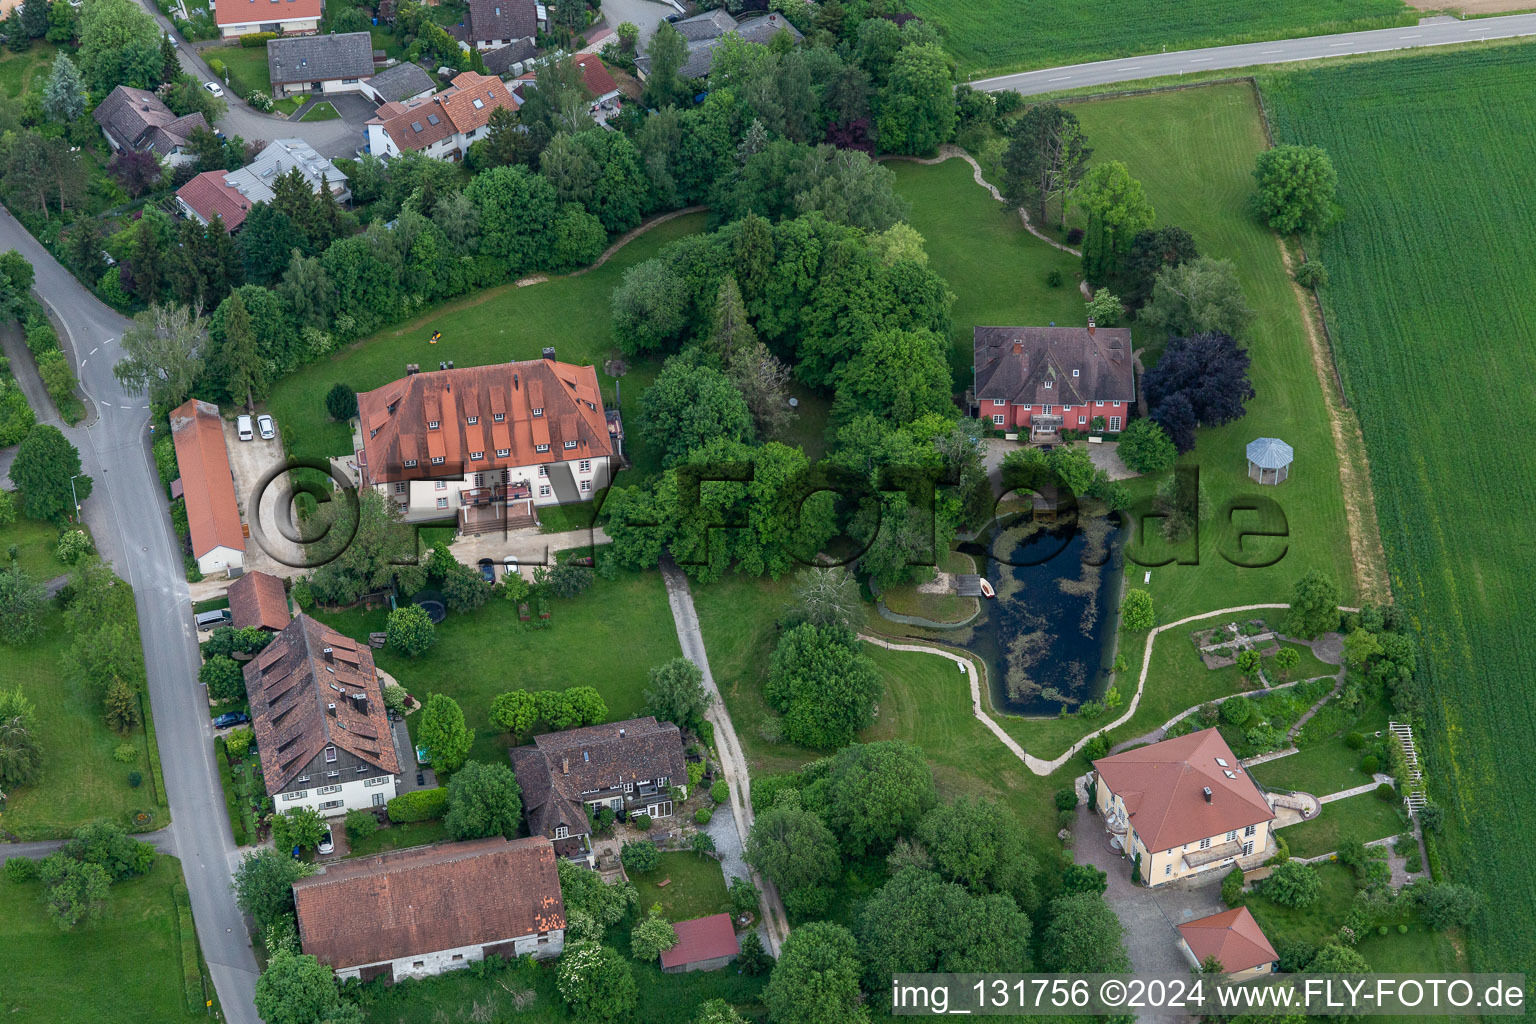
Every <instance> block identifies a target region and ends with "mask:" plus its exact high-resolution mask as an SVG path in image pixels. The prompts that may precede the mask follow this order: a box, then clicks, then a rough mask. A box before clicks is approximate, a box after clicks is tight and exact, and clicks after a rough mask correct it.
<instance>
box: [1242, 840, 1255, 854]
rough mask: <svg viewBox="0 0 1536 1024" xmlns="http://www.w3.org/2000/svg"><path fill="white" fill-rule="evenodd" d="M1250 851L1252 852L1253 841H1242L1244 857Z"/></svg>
mask: <svg viewBox="0 0 1536 1024" xmlns="http://www.w3.org/2000/svg"><path fill="white" fill-rule="evenodd" d="M1252 852H1253V843H1252V842H1251V841H1250V842H1246V843H1244V844H1243V856H1244V857H1246V856H1248V855H1249V854H1250V853H1252Z"/></svg>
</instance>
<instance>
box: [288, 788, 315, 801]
mask: <svg viewBox="0 0 1536 1024" xmlns="http://www.w3.org/2000/svg"><path fill="white" fill-rule="evenodd" d="M307 796H309V790H307V789H301V790H299V791H297V792H295V793H284V794H283V799H284V800H303V799H304V798H305V797H307Z"/></svg>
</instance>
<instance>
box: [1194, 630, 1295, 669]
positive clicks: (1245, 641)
mask: <svg viewBox="0 0 1536 1024" xmlns="http://www.w3.org/2000/svg"><path fill="white" fill-rule="evenodd" d="M1190 640H1192V641H1193V642H1194V645H1195V649H1196V650H1197V651H1199V653H1200V660H1201V661H1203V662H1205V667H1206V668H1210V669H1215V668H1226V667H1227V666H1228V665H1233V664H1236V662H1237V654H1238V652H1239V651H1258V652H1259V655H1260V656H1261V657H1265V658H1272V657H1274V656H1275V655H1276V654H1278V653H1279V652H1280V641H1279V640H1278V639H1277V638H1276V637H1275V634H1274V633H1273V632H1272V631H1271V630H1270V629H1269V627H1268V625H1266V624H1265V622H1264V620H1263V619H1249V620H1248V621H1246V622H1230V623H1226V624H1224V625H1221V626H1217V627H1216V628H1214V629H1197V630H1195V631H1194V632H1193V633H1191V634H1190Z"/></svg>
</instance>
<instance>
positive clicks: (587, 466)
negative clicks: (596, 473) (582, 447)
mask: <svg viewBox="0 0 1536 1024" xmlns="http://www.w3.org/2000/svg"><path fill="white" fill-rule="evenodd" d="M576 468H577V469H578V470H580V471H581V472H583V473H590V472H592V460H591V459H582V460H581V461H580V462H578V463H577V464H576Z"/></svg>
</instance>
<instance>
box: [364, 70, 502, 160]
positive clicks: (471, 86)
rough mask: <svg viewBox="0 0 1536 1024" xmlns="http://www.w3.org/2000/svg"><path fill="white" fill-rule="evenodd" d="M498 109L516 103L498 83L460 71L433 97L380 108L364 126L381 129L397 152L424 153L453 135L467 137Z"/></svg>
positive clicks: (474, 73) (486, 76) (485, 77)
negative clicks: (413, 150)
mask: <svg viewBox="0 0 1536 1024" xmlns="http://www.w3.org/2000/svg"><path fill="white" fill-rule="evenodd" d="M477 102H478V103H479V106H478V107H477V106H476V105H475V104H476V103H477ZM498 107H505V108H507V109H508V110H516V109H517V101H516V100H514V99H513V98H512V94H511V93H509V92H507V87H506V85H505V84H504V83H503V82H502V80H501V79H499V78H495V77H492V76H490V75H481V74H477V73H476V72H473V71H461V72H460V73H459V74H458V75H457V76H456V77H455V78H454V80H453V84H452V85H450V86H449V87H448V88H446V89H444V90H443V91H442V92H440V93H438V94H437V95H435V96H427V97H424V98H422V99H420V100H416V101H414V102H412V103H385V104H383V105H382V106H380V107H379V108H378V110H376V111H375V112H374V116H373V119H372V120H370V121H369V122H368V123H369V124H380V125H383V126H384V130H385V131H386V132H387V133H389V137H390V138H391V139H394V140H395V145H397V146H399V147H400V148H401V149H404V150H412V149H425V148H426V147H428V146H430V145H432V144H433V143H434V142H439V141H441V140H443V139H446V138H449V137H450V136H453V135H455V134H457V135H468V134H469V133H470V132H472V131H474V130H475V129H476V128H481V127H484V126H485V125H486V124H487V123H489V122H490V119H491V111H493V110H495V109H497V108H498Z"/></svg>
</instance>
